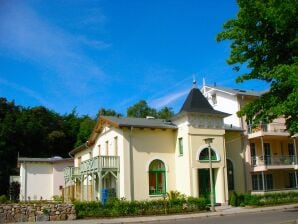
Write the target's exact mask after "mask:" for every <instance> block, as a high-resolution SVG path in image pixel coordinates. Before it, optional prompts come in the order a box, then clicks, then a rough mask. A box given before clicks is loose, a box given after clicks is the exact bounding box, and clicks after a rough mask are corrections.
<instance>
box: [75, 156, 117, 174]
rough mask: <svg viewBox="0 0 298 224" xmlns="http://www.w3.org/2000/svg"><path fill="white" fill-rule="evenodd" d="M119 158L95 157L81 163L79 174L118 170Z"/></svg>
mask: <svg viewBox="0 0 298 224" xmlns="http://www.w3.org/2000/svg"><path fill="white" fill-rule="evenodd" d="M119 165H120V164H119V156H97V157H94V158H91V159H88V160H85V161H83V162H81V164H80V171H81V174H86V173H93V172H99V171H103V170H114V171H117V170H119V167H120V166H119Z"/></svg>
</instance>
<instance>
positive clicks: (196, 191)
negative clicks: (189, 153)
mask: <svg viewBox="0 0 298 224" xmlns="http://www.w3.org/2000/svg"><path fill="white" fill-rule="evenodd" d="M192 178H193V182H192V184H193V187H192V189H193V192H192V196H193V197H198V196H199V182H198V169H197V168H192Z"/></svg>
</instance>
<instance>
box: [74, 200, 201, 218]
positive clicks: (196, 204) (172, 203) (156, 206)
mask: <svg viewBox="0 0 298 224" xmlns="http://www.w3.org/2000/svg"><path fill="white" fill-rule="evenodd" d="M74 205H75V209H76V212H77V217H78V218H83V217H117V216H137V215H160V214H167V213H182V212H191V211H201V210H206V209H207V201H206V200H205V199H204V198H194V197H189V198H186V197H181V198H177V197H176V198H175V199H171V200H169V199H159V200H150V201H148V200H146V201H126V200H125V199H124V200H119V199H116V198H114V199H111V200H108V201H107V203H106V204H105V205H102V204H101V203H100V202H75V203H74Z"/></svg>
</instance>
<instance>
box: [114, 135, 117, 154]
mask: <svg viewBox="0 0 298 224" xmlns="http://www.w3.org/2000/svg"><path fill="white" fill-rule="evenodd" d="M114 155H115V156H118V137H117V136H116V137H114Z"/></svg>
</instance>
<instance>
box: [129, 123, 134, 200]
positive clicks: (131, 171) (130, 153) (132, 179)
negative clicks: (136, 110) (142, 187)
mask: <svg viewBox="0 0 298 224" xmlns="http://www.w3.org/2000/svg"><path fill="white" fill-rule="evenodd" d="M132 131H133V127H132V126H131V127H130V133H129V161H130V200H131V201H133V200H134V171H133V168H134V166H133V147H132V143H133V142H132Z"/></svg>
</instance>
